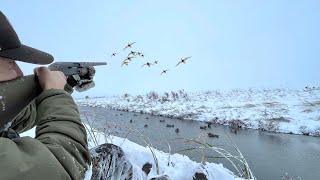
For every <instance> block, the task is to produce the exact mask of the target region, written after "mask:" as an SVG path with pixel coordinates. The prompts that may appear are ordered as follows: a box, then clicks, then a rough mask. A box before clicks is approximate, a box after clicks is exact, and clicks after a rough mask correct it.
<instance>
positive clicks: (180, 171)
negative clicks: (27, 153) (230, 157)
mask: <svg viewBox="0 0 320 180" xmlns="http://www.w3.org/2000/svg"><path fill="white" fill-rule="evenodd" d="M87 127H88V126H87ZM87 132H88V136H89V138H88V139H89V149H91V148H93V147H96V146H97V145H100V144H103V143H106V142H108V143H112V144H114V145H117V146H119V147H121V148H122V149H123V151H124V153H125V156H126V157H127V159H128V160H129V162H130V163H131V164H132V166H133V179H138V180H144V179H151V178H153V177H161V176H165V175H166V176H167V177H168V179H171V180H176V179H177V180H178V179H179V180H180V179H181V180H182V179H183V180H192V179H193V175H194V174H195V173H203V174H205V175H206V176H207V178H208V179H209V180H213V179H219V180H231V179H232V180H234V179H236V180H241V178H237V177H236V176H235V175H234V174H233V173H232V172H231V171H229V170H228V169H226V168H224V167H223V165H222V164H215V163H205V164H201V163H197V162H194V161H191V160H190V159H189V158H188V157H187V156H184V155H181V154H169V153H165V152H162V151H158V150H156V149H153V151H154V154H155V156H156V157H157V160H158V166H159V174H157V173H156V169H155V168H151V171H150V173H149V174H148V175H146V174H145V173H144V172H143V171H142V167H143V165H144V164H145V163H150V164H152V167H155V159H154V158H153V155H152V153H151V151H150V148H152V147H150V148H149V147H143V146H140V145H138V144H136V143H133V142H131V141H129V140H128V139H123V138H120V137H116V136H109V137H108V138H107V139H105V135H103V134H102V133H99V132H96V131H94V132H93V131H92V130H91V129H90V128H88V131H87ZM92 133H94V137H95V138H94V139H95V140H97V141H95V140H93V138H92V136H91V135H93V134H92ZM20 136H21V137H23V136H30V137H35V128H33V129H31V130H29V131H27V132H25V133H22V134H20ZM91 168H92V167H91ZM91 174H92V170H91V169H89V170H88V171H87V174H86V177H85V180H90V179H91ZM114 178H115V179H117V178H116V177H114Z"/></svg>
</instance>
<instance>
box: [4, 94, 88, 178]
mask: <svg viewBox="0 0 320 180" xmlns="http://www.w3.org/2000/svg"><path fill="white" fill-rule="evenodd" d="M35 105H36V106H37V115H36V124H37V127H36V137H35V139H34V138H30V137H22V138H16V139H12V140H10V139H6V138H0V169H6V171H4V172H2V173H1V174H0V179H46V180H51V179H83V177H84V173H85V171H86V170H87V169H88V165H89V164H90V163H91V159H90V154H89V151H88V148H87V147H88V146H87V145H88V144H87V134H86V130H85V128H84V126H83V125H82V123H81V120H80V115H79V112H78V109H77V106H76V104H75V102H74V101H73V99H72V97H71V96H70V94H68V93H67V92H66V91H64V90H53V89H51V90H47V91H44V92H42V93H41V94H40V96H39V97H38V98H37V99H36V101H35Z"/></svg>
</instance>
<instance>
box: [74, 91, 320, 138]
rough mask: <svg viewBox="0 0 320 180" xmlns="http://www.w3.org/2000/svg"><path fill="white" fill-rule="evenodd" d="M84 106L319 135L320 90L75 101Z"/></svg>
mask: <svg viewBox="0 0 320 180" xmlns="http://www.w3.org/2000/svg"><path fill="white" fill-rule="evenodd" d="M76 103H77V104H78V105H80V106H91V107H103V108H109V109H116V110H124V111H132V112H140V113H147V114H152V115H162V116H166V117H173V118H179V119H185V120H197V121H210V122H212V123H216V124H223V125H230V126H232V127H236V128H239V127H241V128H253V129H260V130H265V131H272V132H282V133H293V134H304V135H311V136H320V88H304V89H301V90H292V89H246V90H243V89H235V90H230V91H220V90H212V91H206V92H197V93H187V92H185V91H183V90H180V91H177V92H173V91H171V92H165V93H161V94H159V93H157V92H150V93H147V94H145V95H130V94H124V95H121V96H110V97H99V98H92V97H87V98H82V99H80V98H79V99H76Z"/></svg>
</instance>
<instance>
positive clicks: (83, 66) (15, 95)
mask: <svg viewBox="0 0 320 180" xmlns="http://www.w3.org/2000/svg"><path fill="white" fill-rule="evenodd" d="M100 65H107V63H106V62H55V63H52V64H50V65H49V66H48V68H49V69H50V70H52V71H61V72H63V73H64V74H65V76H71V75H79V76H83V75H85V74H87V73H88V69H89V68H88V67H93V66H100ZM41 92H42V90H41V87H40V85H39V82H38V79H37V76H35V75H28V76H23V77H19V78H17V79H14V80H11V81H5V82H0V132H2V131H3V130H4V129H6V128H8V127H10V126H11V123H12V121H13V120H14V118H15V117H16V116H17V115H18V114H19V113H20V112H21V111H22V110H23V109H24V108H26V107H27V106H28V105H29V104H30V103H31V102H32V101H33V100H34V99H35V98H36V97H37V96H38V95H39V94H40V93H41Z"/></svg>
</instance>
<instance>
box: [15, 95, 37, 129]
mask: <svg viewBox="0 0 320 180" xmlns="http://www.w3.org/2000/svg"><path fill="white" fill-rule="evenodd" d="M35 120H36V103H35V101H32V102H31V103H30V104H29V106H27V107H26V108H25V109H24V110H23V111H21V113H20V114H19V115H18V116H17V117H16V118H15V119H14V121H13V123H12V125H11V128H12V129H13V130H15V131H16V132H18V133H19V134H20V133H22V132H25V131H28V130H29V129H32V128H33V127H34V126H35V125H36V121H35Z"/></svg>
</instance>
